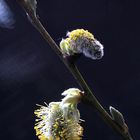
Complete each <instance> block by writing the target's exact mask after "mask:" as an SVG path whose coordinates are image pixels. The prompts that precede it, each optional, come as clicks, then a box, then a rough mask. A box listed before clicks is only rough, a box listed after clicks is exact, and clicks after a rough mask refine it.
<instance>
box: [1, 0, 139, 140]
mask: <svg viewBox="0 0 140 140" xmlns="http://www.w3.org/2000/svg"><path fill="white" fill-rule="evenodd" d="M7 3H8V4H9V6H10V8H11V10H12V11H13V13H14V16H15V20H16V23H15V28H14V29H10V30H9V29H4V28H0V108H1V109H0V140H9V139H11V140H37V137H36V136H35V131H34V129H33V127H34V120H35V116H34V113H33V112H34V110H35V109H36V103H37V104H43V102H44V101H45V102H47V103H49V102H51V101H59V100H60V99H61V95H60V94H61V93H62V92H63V91H64V90H65V89H68V88H70V87H79V86H78V84H77V83H76V81H75V80H74V78H73V77H72V76H71V74H70V73H69V72H68V70H67V68H66V67H65V66H64V64H63V63H62V62H61V61H60V59H59V58H58V57H57V56H56V54H55V53H54V52H53V50H51V48H50V47H49V45H48V44H47V43H46V42H45V41H44V39H43V38H42V37H41V35H40V34H39V33H38V32H37V31H36V30H35V29H34V27H32V25H31V24H30V23H29V21H28V20H27V18H26V15H25V13H24V11H23V10H22V9H21V7H20V6H19V5H18V4H17V3H16V1H15V0H7ZM139 9H140V6H139V3H138V2H137V1H135V0H131V1H130V0H86V1H85V0H70V1H67V0H38V9H37V11H38V14H39V16H40V20H41V21H42V23H43V25H44V26H45V27H46V29H47V30H48V32H49V33H50V34H51V35H52V37H53V38H54V40H55V41H56V42H57V43H59V42H60V40H61V38H62V37H65V34H66V32H67V31H71V30H73V29H77V28H84V29H88V30H89V31H90V32H92V33H93V34H94V35H95V37H96V38H97V39H98V40H100V41H101V43H102V44H104V51H105V55H104V57H103V58H102V59H101V60H96V61H93V60H91V59H88V58H85V57H83V56H82V57H81V58H80V60H79V61H78V64H77V65H78V67H79V69H80V71H81V73H82V74H83V76H84V77H85V79H86V81H87V83H88V84H89V86H90V87H91V89H92V90H93V92H94V94H95V96H96V97H97V98H98V99H99V100H100V102H101V103H102V105H103V106H104V107H105V108H106V109H107V110H108V108H109V106H110V105H111V106H114V107H115V108H116V109H118V110H120V111H121V112H122V113H123V115H124V117H125V119H126V122H127V124H128V126H129V128H130V132H131V133H132V136H133V138H134V139H135V140H136V139H137V140H138V139H139V137H140V133H139V132H140V129H139V127H140V126H139V125H140V120H139V118H140V95H139V94H140V55H139V54H140V42H139V37H140V32H139V31H140V30H139V29H140V27H139V26H140V24H139V18H140V14H139V12H140V10H139ZM79 109H80V111H81V118H82V119H84V120H85V123H84V124H83V126H84V140H93V139H94V140H103V139H104V140H119V139H120V137H119V136H118V135H117V134H116V133H115V132H114V131H112V130H111V129H110V128H109V127H108V126H107V125H106V124H105V123H104V122H103V121H102V120H101V118H100V117H99V116H98V113H97V112H96V111H94V110H93V109H92V108H91V107H89V106H87V105H83V104H80V105H79Z"/></svg>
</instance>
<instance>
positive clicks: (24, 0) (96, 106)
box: [17, 0, 133, 140]
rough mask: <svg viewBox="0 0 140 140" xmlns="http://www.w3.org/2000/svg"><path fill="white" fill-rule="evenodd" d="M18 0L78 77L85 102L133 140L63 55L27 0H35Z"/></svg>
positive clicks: (71, 71) (125, 137)
mask: <svg viewBox="0 0 140 140" xmlns="http://www.w3.org/2000/svg"><path fill="white" fill-rule="evenodd" d="M17 1H18V2H19V4H20V5H21V6H22V8H23V9H24V10H25V12H26V14H27V15H28V18H29V19H30V22H31V23H32V25H33V26H34V27H35V28H36V29H37V30H38V31H39V32H40V33H41V35H42V37H43V38H44V39H45V40H46V41H47V43H48V44H49V45H50V47H51V48H52V49H53V50H54V51H55V53H56V54H57V55H58V56H59V58H60V59H61V60H62V61H63V63H64V64H65V66H66V67H67V68H68V70H69V71H70V73H71V74H72V75H73V77H74V78H75V79H76V81H77V83H78V84H79V85H80V87H81V88H82V90H83V91H84V93H85V94H84V96H83V98H82V100H83V102H85V103H88V104H90V105H91V106H92V107H93V108H94V109H95V110H96V111H97V112H98V114H99V115H100V117H101V118H102V119H103V120H104V121H105V122H106V123H107V124H108V125H109V126H110V127H111V128H113V129H114V130H115V131H116V132H117V133H118V134H120V136H121V137H122V138H123V140H133V139H132V137H131V135H130V134H129V131H128V129H127V131H124V130H126V129H125V128H123V127H122V126H120V125H118V124H117V123H116V122H115V121H114V120H113V118H112V116H111V115H110V114H109V113H107V111H106V110H105V109H104V108H103V106H102V105H101V104H100V103H99V101H98V100H97V99H96V97H95V96H94V95H93V93H92V91H91V90H90V88H89V86H88V85H87V83H86V82H85V80H84V78H83V77H82V75H81V73H80V72H79V70H78V68H77V66H76V65H75V63H74V62H73V61H69V59H66V58H65V57H63V54H62V52H61V50H60V48H59V46H58V45H57V44H56V43H55V41H54V40H53V39H52V37H51V36H50V35H49V33H48V32H47V30H46V29H45V28H44V27H43V25H42V24H41V22H40V20H39V19H38V17H37V16H36V14H35V13H34V8H32V6H31V5H30V3H29V2H27V1H33V0H17ZM34 1H35V0H34ZM35 2H36V1H35Z"/></svg>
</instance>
